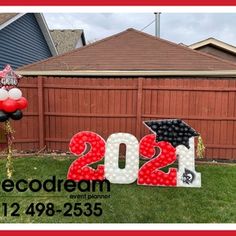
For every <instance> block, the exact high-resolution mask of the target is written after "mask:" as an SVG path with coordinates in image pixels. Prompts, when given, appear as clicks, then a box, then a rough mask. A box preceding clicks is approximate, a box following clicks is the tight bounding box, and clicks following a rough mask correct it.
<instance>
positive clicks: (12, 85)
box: [0, 65, 28, 178]
mask: <svg viewBox="0 0 236 236" xmlns="http://www.w3.org/2000/svg"><path fill="white" fill-rule="evenodd" d="M20 77H21V76H19V75H17V74H16V73H15V72H14V71H13V70H12V68H11V66H10V65H7V66H6V67H5V68H4V70H3V71H1V72H0V79H1V80H0V122H4V125H5V130H6V137H7V146H8V156H7V166H6V167H7V176H8V178H11V176H12V172H13V165H12V141H13V135H12V133H13V129H12V127H11V124H10V118H11V119H12V120H20V119H21V118H22V117H23V113H22V110H23V109H25V108H26V107H27V105H28V101H27V99H26V98H24V97H22V92H21V90H20V89H19V88H17V86H18V83H19V79H20Z"/></svg>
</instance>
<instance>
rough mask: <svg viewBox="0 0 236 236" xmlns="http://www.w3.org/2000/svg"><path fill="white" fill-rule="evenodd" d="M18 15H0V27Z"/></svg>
mask: <svg viewBox="0 0 236 236" xmlns="http://www.w3.org/2000/svg"><path fill="white" fill-rule="evenodd" d="M18 14H19V13H1V14H0V25H1V24H3V23H5V22H7V21H8V20H10V19H11V18H13V17H14V16H16V15H18Z"/></svg>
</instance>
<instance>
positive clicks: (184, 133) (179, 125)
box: [144, 119, 199, 148]
mask: <svg viewBox="0 0 236 236" xmlns="http://www.w3.org/2000/svg"><path fill="white" fill-rule="evenodd" d="M144 124H145V125H146V126H147V127H148V128H149V129H150V130H151V131H152V132H153V133H155V134H156V141H167V142H169V143H171V144H172V146H173V147H177V146H178V145H184V146H185V147H187V148H189V139H190V138H191V137H194V136H199V133H198V132H196V130H194V129H193V128H192V127H190V126H189V125H188V124H187V123H185V122H184V121H182V120H179V119H174V120H150V121H144Z"/></svg>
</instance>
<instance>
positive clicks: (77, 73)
mask: <svg viewBox="0 0 236 236" xmlns="http://www.w3.org/2000/svg"><path fill="white" fill-rule="evenodd" d="M17 73H18V74H20V75H23V76H40V75H41V76H101V77H102V76H199V77H236V70H218V71H184V70H183V71H173V70H170V71H119V70H101V71H94V70H91V71H90V70H82V71H23V70H22V71H20V70H18V71H17Z"/></svg>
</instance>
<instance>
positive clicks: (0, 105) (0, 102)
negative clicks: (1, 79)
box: [0, 101, 3, 110]
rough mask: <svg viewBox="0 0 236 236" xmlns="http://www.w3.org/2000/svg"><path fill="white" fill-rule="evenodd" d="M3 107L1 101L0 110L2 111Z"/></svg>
mask: <svg viewBox="0 0 236 236" xmlns="http://www.w3.org/2000/svg"><path fill="white" fill-rule="evenodd" d="M2 108H3V106H2V101H0V110H2Z"/></svg>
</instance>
